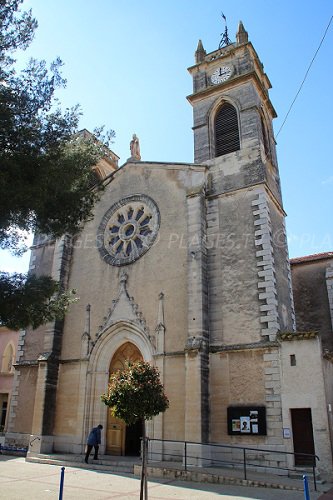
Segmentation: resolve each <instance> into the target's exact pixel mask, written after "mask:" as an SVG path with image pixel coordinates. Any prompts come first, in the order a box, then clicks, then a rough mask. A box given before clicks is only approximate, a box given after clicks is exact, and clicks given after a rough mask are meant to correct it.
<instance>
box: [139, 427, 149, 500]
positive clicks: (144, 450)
mask: <svg viewBox="0 0 333 500" xmlns="http://www.w3.org/2000/svg"><path fill="white" fill-rule="evenodd" d="M146 464H147V445H146V422H145V420H143V421H142V459H141V484H140V500H144V499H145V500H148V491H147V467H146Z"/></svg>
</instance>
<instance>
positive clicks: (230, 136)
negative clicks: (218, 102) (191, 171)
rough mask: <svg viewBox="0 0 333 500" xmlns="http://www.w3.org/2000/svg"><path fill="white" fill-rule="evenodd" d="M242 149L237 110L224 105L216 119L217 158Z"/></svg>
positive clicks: (227, 104)
mask: <svg viewBox="0 0 333 500" xmlns="http://www.w3.org/2000/svg"><path fill="white" fill-rule="evenodd" d="M239 149H240V143H239V130H238V119H237V112H236V110H235V108H234V107H233V106H232V105H231V104H229V103H226V104H223V106H221V108H220V109H219V111H218V113H217V115H216V118H215V156H222V155H225V154H227V153H232V152H233V151H238V150H239Z"/></svg>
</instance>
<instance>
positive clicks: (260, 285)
mask: <svg viewBox="0 0 333 500" xmlns="http://www.w3.org/2000/svg"><path fill="white" fill-rule="evenodd" d="M195 58H196V59H195V65H194V66H191V67H190V68H189V72H190V74H191V75H192V78H193V93H192V94H191V95H190V96H188V100H189V102H190V103H191V105H192V107H193V131H194V163H167V162H163V163H159V162H151V161H140V159H141V156H140V151H139V145H138V141H137V138H136V137H135V136H133V140H132V142H131V153H132V156H131V158H130V159H129V160H128V161H127V162H126V163H125V165H123V166H122V168H119V169H117V157H114V158H113V159H112V154H111V158H109V160H108V161H109V163H108V162H106V163H105V164H104V167H105V168H104V169H102V170H98V169H97V170H96V173H97V174H99V175H100V176H101V177H105V175H106V174H107V173H108V172H110V173H109V175H108V177H107V178H106V181H105V184H106V189H105V192H104V193H103V195H102V197H101V199H100V201H99V202H98V203H97V204H96V207H95V211H94V219H93V220H91V221H89V222H88V223H87V224H86V225H85V228H84V229H83V231H82V233H81V234H80V235H79V236H78V237H76V238H70V237H69V236H65V237H63V238H61V239H60V240H58V241H53V240H50V239H47V238H42V237H36V238H35V241H34V245H33V248H32V257H31V268H32V269H35V271H36V272H37V273H42V272H44V273H49V274H51V275H52V276H53V277H55V278H57V279H60V280H61V281H62V282H63V284H64V286H68V287H70V288H76V289H77V290H78V295H79V297H80V301H79V302H78V303H77V304H74V305H73V306H72V308H71V310H70V312H69V313H68V314H67V315H66V318H65V320H64V322H63V323H61V322H56V323H54V324H48V325H46V326H44V327H40V328H39V329H38V330H36V331H33V330H27V331H26V332H22V334H21V336H20V346H21V347H20V349H21V351H19V356H18V361H17V364H16V378H15V396H14V397H13V398H12V399H13V404H12V405H11V413H10V422H9V426H8V431H9V432H8V434H7V438H8V441H9V442H12V443H17V444H21V445H22V444H28V443H29V442H30V443H32V444H30V452H50V451H52V450H53V451H63V452H73V453H74V452H75V453H82V452H83V449H84V446H85V441H86V436H87V433H88V431H89V429H90V428H91V427H92V426H93V425H96V424H98V423H102V424H103V426H104V429H105V433H104V441H103V443H102V450H101V451H102V452H104V453H109V454H128V453H133V442H135V441H136V440H135V438H136V437H137V435H138V433H139V432H140V430H139V429H136V428H133V427H131V428H129V427H126V426H125V424H124V423H123V422H121V421H119V420H116V419H115V418H114V417H113V416H112V415H111V413H110V412H109V411H108V408H107V407H106V406H105V405H103V404H102V403H101V399H100V395H101V394H102V393H104V392H105V391H106V388H107V384H108V379H109V374H110V373H111V372H112V371H113V370H115V369H117V368H119V367H121V366H123V364H124V361H125V360H126V359H131V360H136V359H142V358H143V359H145V360H147V361H150V362H152V363H154V364H156V365H157V366H158V368H159V369H160V372H161V377H162V380H163V383H164V385H165V389H166V392H167V395H168V397H169V400H170V408H169V409H168V410H167V411H166V412H165V414H163V415H160V416H158V417H156V418H155V419H154V420H153V421H152V422H149V425H148V434H149V435H150V437H154V438H159V439H173V440H180V441H182V440H186V441H192V442H197V443H201V442H204V443H207V442H215V443H226V444H228V443H229V444H236V445H237V444H239V445H246V446H249V447H252V448H267V449H274V450H280V451H289V452H292V451H295V452H297V453H302V452H305V453H312V452H314V451H316V453H317V454H318V455H319V456H320V463H319V466H320V468H321V470H326V471H331V468H332V461H331V454H332V450H331V440H330V431H331V423H330V421H329V416H328V412H327V408H328V405H329V404H331V402H330V401H329V400H328V398H327V396H326V394H327V386H325V380H324V372H325V373H328V371H329V369H330V368H329V367H330V366H331V362H330V361H329V360H327V359H325V360H323V359H322V353H321V345H320V338H319V336H318V335H317V334H316V333H315V332H304V331H302V332H301V333H297V332H296V325H295V314H294V306H293V297H292V289H291V274H290V266H289V258H288V249H287V241H286V233H285V223H284V218H285V212H284V210H283V205H282V198H281V190H280V180H279V171H278V164H277V158H276V150H275V141H274V135H273V128H272V120H273V118H274V117H275V116H276V113H275V110H274V108H273V106H272V104H271V102H270V99H269V94H268V91H269V89H270V86H271V85H270V82H269V79H268V77H267V75H266V74H265V73H264V70H263V65H262V63H261V62H260V60H259V58H258V55H257V53H256V52H255V50H254V48H253V46H252V44H251V43H250V42H248V36H247V33H246V31H245V30H244V27H243V25H242V24H241V23H240V25H239V29H238V32H237V41H236V43H233V44H229V45H227V46H225V47H222V48H220V49H218V50H216V51H214V52H212V53H209V54H206V52H205V50H204V48H203V45H202V43H201V41H200V42H199V44H198V48H197V51H196V54H195ZM305 360H306V362H305ZM324 365H325V366H324ZM20 409H23V410H22V411H20ZM302 436H303V438H302ZM304 436H306V437H307V439H304ZM129 443H131V444H129ZM134 451H135V450H134ZM230 453H231V452H230ZM212 458H214V456H213V454H212ZM256 458H257V459H258V460H259V459H260V453H259V454H258V456H257V457H256ZM266 463H267V465H269V466H273V465H276V466H277V465H279V464H280V465H281V456H276V455H274V454H272V455H271V457H270V460H269V462H266ZM296 463H297V464H302V463H303V464H304V460H303V461H302V457H301V456H298V457H297V459H296Z"/></svg>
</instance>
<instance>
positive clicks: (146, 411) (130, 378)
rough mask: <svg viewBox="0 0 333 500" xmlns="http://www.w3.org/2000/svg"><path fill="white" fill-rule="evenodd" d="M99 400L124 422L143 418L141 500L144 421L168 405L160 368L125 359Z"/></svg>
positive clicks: (144, 456) (143, 475) (143, 465)
mask: <svg viewBox="0 0 333 500" xmlns="http://www.w3.org/2000/svg"><path fill="white" fill-rule="evenodd" d="M101 399H102V401H103V402H104V403H105V404H106V405H107V406H109V407H110V408H111V412H112V414H113V415H114V416H115V417H117V418H120V419H122V420H124V422H125V423H126V424H127V425H132V424H134V423H136V422H137V421H138V420H142V421H143V428H142V437H143V448H142V451H143V453H142V473H141V488H140V500H142V499H143V491H144V490H145V497H146V498H147V487H146V485H147V476H146V463H147V446H146V443H147V440H146V430H145V420H150V419H151V418H153V417H154V416H155V415H158V414H159V413H161V412H164V411H165V410H166V409H167V408H168V407H169V400H168V398H167V397H166V395H165V393H164V388H163V385H162V383H161V381H160V376H159V371H158V370H157V368H155V367H154V366H152V365H150V364H149V363H146V362H144V361H137V362H135V363H130V362H128V364H127V366H126V368H125V369H124V370H118V371H117V372H115V373H113V374H112V375H111V377H110V382H109V386H108V392H107V394H103V395H102V396H101Z"/></svg>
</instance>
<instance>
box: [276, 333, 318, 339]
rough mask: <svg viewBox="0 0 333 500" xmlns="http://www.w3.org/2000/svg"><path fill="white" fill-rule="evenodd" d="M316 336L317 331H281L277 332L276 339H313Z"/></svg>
mask: <svg viewBox="0 0 333 500" xmlns="http://www.w3.org/2000/svg"><path fill="white" fill-rule="evenodd" d="M317 337H318V332H316V331H309V332H281V333H278V335H277V339H278V340H279V341H293V340H313V339H315V338H317Z"/></svg>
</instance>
